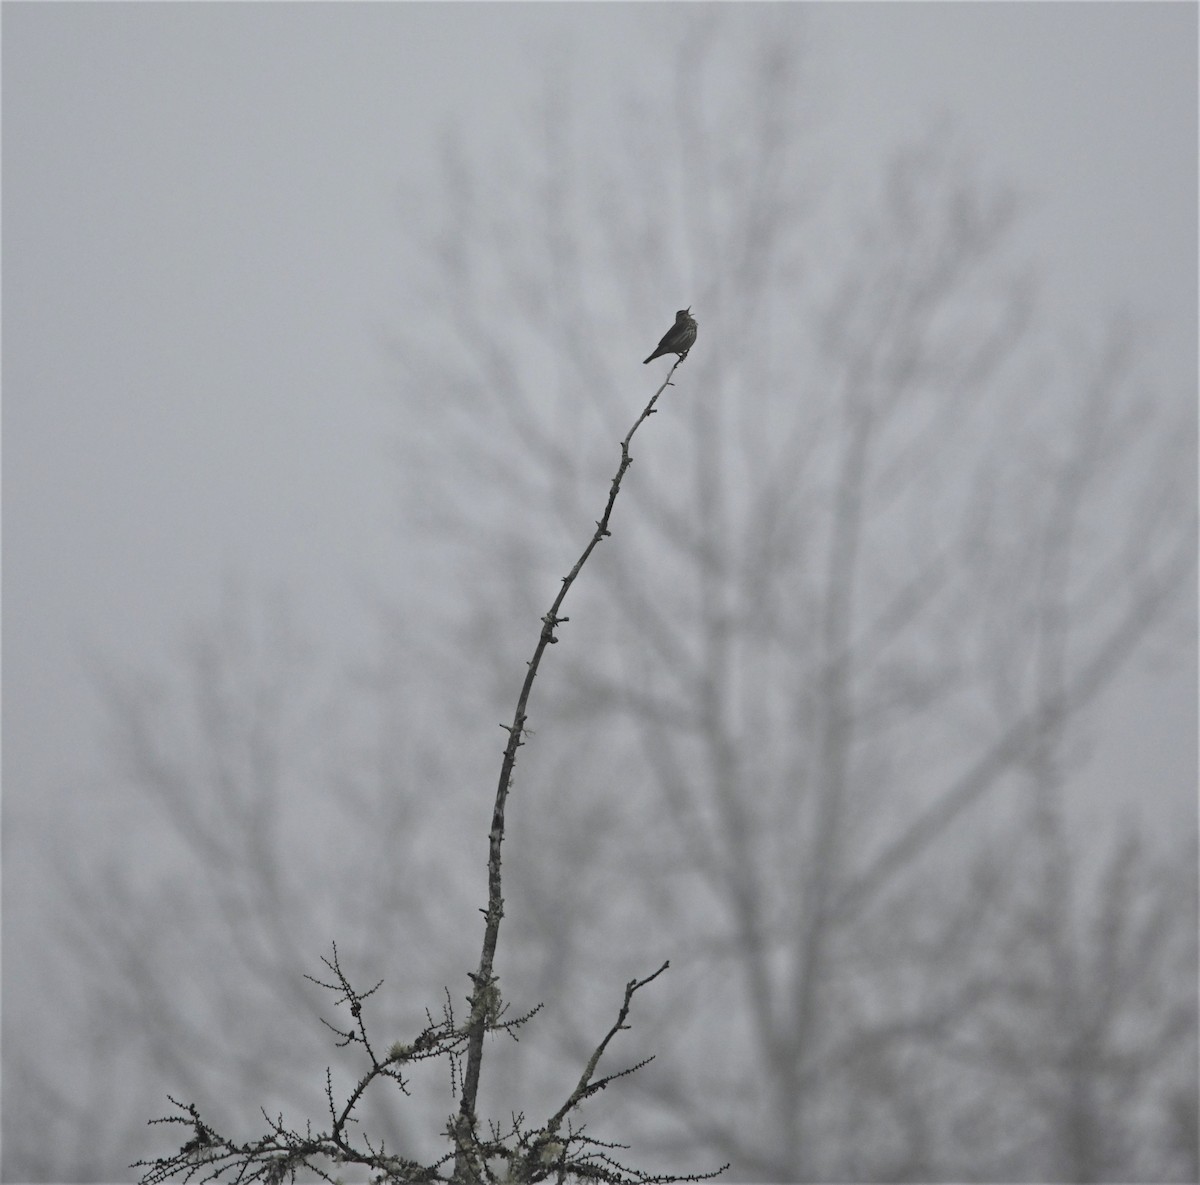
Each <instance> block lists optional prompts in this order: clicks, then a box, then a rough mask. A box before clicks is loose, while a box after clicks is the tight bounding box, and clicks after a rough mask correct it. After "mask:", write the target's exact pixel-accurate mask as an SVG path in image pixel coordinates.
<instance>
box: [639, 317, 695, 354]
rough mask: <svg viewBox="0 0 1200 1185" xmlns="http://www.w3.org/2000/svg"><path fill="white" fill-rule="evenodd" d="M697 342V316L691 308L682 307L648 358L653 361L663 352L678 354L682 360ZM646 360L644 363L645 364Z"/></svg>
mask: <svg viewBox="0 0 1200 1185" xmlns="http://www.w3.org/2000/svg"><path fill="white" fill-rule="evenodd" d="M695 344H696V318H695V317H693V316H692V310H691V309H690V308H686V309H680V310H679V312H677V313H676V314H675V324H674V325H672V326H671V328H670V329H668V330H667V332H666V333H664V334H663V338H662V341H660V342H659V343H658V345H657V346H656V347H655V349H654V353H653V354H651V355H650V357H649V358H647V359H646V362H653V361H654V359H655V358H661V357H662V355H663V354H678V355H679V361H680V362H682V361H683V360H684V359H685V358H686V357H687V356H688V350H690V349H691V348H692V346H694V345H695ZM646 362H643V363H642V365H643V366H645V365H646Z"/></svg>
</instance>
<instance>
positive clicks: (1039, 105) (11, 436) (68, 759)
mask: <svg viewBox="0 0 1200 1185" xmlns="http://www.w3.org/2000/svg"><path fill="white" fill-rule="evenodd" d="M685 12H686V9H680V8H677V7H675V6H653V5H552V4H551V5H496V6H491V5H474V4H469V5H466V4H464V5H408V4H403V5H385V4H376V5H361V6H360V5H287V4H284V5H149V4H127V5H100V4H97V5H81V6H77V5H40V4H6V5H5V7H4V50H3V52H4V62H3V65H4V273H3V280H4V296H5V298H6V299H5V302H4V373H3V378H4V428H5V433H4V528H5V531H4V544H5V556H4V558H5V560H6V563H5V573H6V579H5V582H4V594H5V598H4V663H5V675H6V690H7V693H8V694H7V695H6V697H5V704H4V725H5V728H4V741H5V753H4V756H5V775H6V777H5V790H6V796H5V807H6V815H7V820H6V821H8V822H13V821H14V820H15V819H16V818H20V817H23V816H24V813H25V812H26V811H29V810H32V811H34V812H35V813H40V812H41V811H47V812H50V813H51V814H53V813H56V812H57V811H58V809H59V807H60V805H61V803H62V802H63V801H64V796H66V798H65V801H69V800H70V789H69V788H70V785H71V783H72V780H73V779H74V778H75V777H76V776H77V775H79V774H80V773H83V772H85V771H87V770H89V769H92V768H94V765H95V760H96V743H97V720H98V715H97V705H96V702H95V697H94V695H93V693H92V691H91V690H90V686H89V683H88V678H87V675H86V672H85V669H84V666H83V664H82V663H81V661H80V654H81V652H82V651H85V650H86V649H87V648H89V647H94V648H97V649H98V650H100V651H102V652H104V653H106V654H109V655H112V656H116V657H119V658H120V659H121V660H122V661H128V662H130V663H132V664H135V665H136V664H139V663H142V662H145V663H154V662H156V661H158V660H159V659H160V658H161V656H162V655H163V654H164V651H165V648H166V647H167V646H168V645H169V643H170V641H171V639H172V637H173V634H174V632H175V631H176V630H177V628H178V627H179V626H180V624H181V623H185V622H187V621H189V620H191V619H193V618H195V617H197V616H201V615H204V614H206V613H208V612H210V611H211V609H212V607H213V606H214V604H215V602H216V600H217V598H218V595H219V588H220V582H221V579H222V574H223V573H225V572H236V573H240V574H244V575H245V576H246V577H247V579H248V580H249V582H250V583H251V584H252V585H255V584H259V583H262V582H268V581H272V580H276V579H278V580H280V581H282V582H283V583H284V584H286V585H287V586H288V587H289V588H290V589H291V590H293V592H294V594H295V596H296V599H297V604H298V607H299V609H300V612H301V614H302V616H303V618H304V620H305V622H306V625H307V626H308V627H309V628H311V629H312V630H313V631H314V633H315V634H316V635H317V637H318V638H320V639H321V640H322V641H327V642H328V643H329V644H330V646H331V647H333V648H337V647H339V646H340V645H341V644H342V642H343V640H345V639H347V638H348V637H351V636H354V634H355V630H356V628H359V629H361V628H366V622H367V619H366V615H365V614H364V612H363V610H362V604H361V599H360V593H361V589H362V588H363V587H364V585H366V584H371V583H376V584H379V585H381V586H383V587H392V586H394V585H396V584H397V583H398V582H400V583H408V584H411V581H410V580H409V576H410V574H408V573H406V572H405V568H404V557H403V554H402V549H400V548H398V547H397V546H396V537H395V533H394V515H393V505H392V503H393V496H394V494H393V491H394V481H393V473H392V471H391V469H390V462H389V459H388V455H387V448H386V441H387V437H388V435H389V433H391V432H393V431H395V429H396V427H397V418H396V416H395V411H394V404H389V403H388V401H387V395H388V392H389V383H390V382H391V381H392V376H391V375H390V374H389V367H388V363H387V360H386V357H385V354H384V350H383V348H382V343H383V342H384V340H385V338H386V335H387V329H388V325H389V323H393V322H394V319H395V318H402V317H404V316H405V315H406V308H405V302H406V299H407V293H406V290H405V279H404V277H405V259H404V249H403V239H402V233H401V232H402V227H401V226H400V219H401V214H400V206H399V203H398V202H397V193H398V191H399V190H400V188H401V187H403V186H413V185H416V186H419V185H420V184H421V183H422V181H423V179H424V178H425V177H426V176H428V175H429V171H430V166H431V161H432V151H433V149H434V146H435V144H436V140H437V136H438V134H439V132H440V130H441V129H442V128H443V127H445V126H449V125H456V126H459V127H462V128H465V129H467V138H468V143H476V144H478V145H479V146H480V150H481V151H490V150H494V148H495V146H496V145H497V144H501V143H503V142H504V140H505V138H506V137H513V136H517V135H519V134H520V133H521V128H522V119H523V116H524V115H525V112H526V111H527V110H528V107H529V104H530V102H531V100H532V99H533V98H534V96H535V93H536V90H537V88H538V86H539V85H540V82H541V79H542V77H543V75H544V72H545V71H546V70H550V69H559V70H560V71H561V70H562V69H563V68H564V65H565V64H567V63H569V72H570V74H571V77H572V84H573V89H574V92H575V93H576V94H577V95H578V96H580V97H581V98H582V99H583V100H584V101H585V102H589V101H590V102H592V103H594V104H596V105H598V106H599V107H601V108H602V107H603V105H604V104H605V103H606V102H608V101H609V97H610V96H611V95H612V94H614V93H618V94H619V93H620V92H621V90H622V88H623V87H625V86H626V85H627V84H632V83H634V82H635V81H636V80H637V79H638V78H640V77H642V76H644V75H645V73H646V72H648V71H649V72H653V71H661V70H662V69H664V67H665V63H666V61H667V59H668V54H669V47H670V43H671V37H672V31H673V28H674V26H675V25H676V24H677V22H678V21H679V20H680V18H681V17H682V16H683V14H684V13H685ZM762 13H763V10H762V9H761V8H756V7H754V6H749V5H747V6H745V7H744V9H743V10H741V12H740V14H739V19H742V20H745V21H748V22H753V21H755V20H756V19H759V18H760V17H761V15H762ZM805 13H806V17H807V19H808V21H809V24H810V28H811V37H812V41H811V44H812V49H811V51H810V54H811V62H810V69H811V70H812V75H813V95H814V112H813V117H812V122H813V124H814V129H815V134H816V136H817V138H818V141H819V143H820V145H821V149H822V152H823V154H824V156H825V157H826V158H827V159H828V160H830V161H831V162H833V163H834V164H835V165H836V171H837V174H838V175H839V176H840V177H842V178H847V179H848V180H843V181H842V182H841V184H842V186H843V187H844V189H845V191H846V192H844V193H843V195H842V200H845V201H847V202H850V203H854V202H856V201H863V202H864V204H865V199H864V198H863V196H862V195H861V194H859V193H856V192H855V191H854V185H855V184H856V183H857V182H859V181H861V183H862V184H863V185H864V186H866V185H869V184H871V182H872V178H873V176H875V175H876V172H875V171H876V170H877V167H878V164H879V160H880V157H881V155H882V153H884V152H885V151H886V150H887V149H888V148H889V147H890V146H892V145H894V144H895V143H896V142H897V140H898V139H899V138H900V137H902V136H904V135H915V134H917V133H919V132H920V130H921V129H922V128H924V127H926V126H927V125H928V122H929V120H930V119H931V118H932V117H935V116H936V115H937V114H938V113H948V114H950V115H951V116H952V118H953V120H954V121H955V123H956V124H957V125H958V126H959V127H961V128H962V129H963V131H964V133H965V134H966V137H967V138H968V140H969V141H971V142H973V143H975V144H977V145H978V148H979V154H980V159H981V160H982V162H983V163H984V165H985V166H986V167H987V168H988V169H990V170H992V171H994V172H995V173H996V174H997V175H999V176H1006V177H1009V178H1011V179H1012V181H1013V182H1015V183H1016V184H1017V185H1019V186H1020V187H1021V188H1022V189H1023V190H1024V191H1025V192H1027V193H1028V194H1029V195H1030V196H1031V199H1032V206H1031V212H1030V215H1029V217H1028V219H1027V220H1026V224H1025V228H1024V230H1023V234H1024V235H1025V236H1026V237H1027V240H1028V243H1029V248H1030V251H1031V253H1032V254H1033V255H1034V257H1036V258H1038V259H1039V260H1040V261H1041V262H1042V264H1043V272H1044V278H1045V280H1046V282H1047V286H1048V289H1049V291H1050V293H1051V294H1052V295H1053V297H1054V299H1055V302H1056V303H1060V304H1061V305H1063V306H1066V307H1067V308H1068V309H1071V310H1074V311H1075V312H1076V313H1077V320H1078V323H1079V324H1080V325H1081V326H1085V327H1086V326H1088V325H1089V323H1094V322H1095V321H1096V320H1097V319H1098V318H1100V317H1102V316H1103V315H1104V313H1105V312H1106V311H1107V310H1109V309H1111V308H1113V307H1115V306H1126V307H1130V308H1132V309H1135V310H1136V311H1138V312H1139V313H1140V314H1141V315H1142V316H1143V317H1144V318H1145V319H1146V320H1147V322H1148V323H1149V325H1150V327H1151V329H1152V332H1153V334H1154V337H1155V340H1156V354H1157V357H1158V358H1159V359H1160V364H1161V367H1162V372H1163V374H1164V377H1165V378H1166V379H1168V381H1172V382H1174V383H1183V384H1187V385H1191V384H1192V383H1193V382H1194V377H1193V376H1194V362H1195V353H1194V344H1193V339H1194V329H1195V322H1196V284H1195V271H1196V227H1195V175H1196V155H1195V151H1196V149H1195V144H1196V117H1195V80H1196V79H1195V70H1196V66H1195V58H1196V44H1195V19H1196V18H1195V8H1194V7H1193V6H1189V5H1162V6H1150V5H1141V4H1138V5H1133V4H1130V5H1033V6H1030V5H1007V4H996V5H988V4H981V5H975V4H972V5H953V4H949V5H947V4H939V5H874V4H862V5H841V4H836V5H817V6H810V7H808V8H807V9H806V10H805ZM573 44H574V45H586V47H587V52H586V54H579V53H577V52H573V51H572V50H571V49H570V46H572V45H573ZM640 297H641V294H636V293H631V294H630V299H631V301H635V300H638V299H640ZM651 336H654V334H653V333H652V334H651ZM643 344H644V343H642V342H640V340H639V341H631V342H614V343H613V348H614V349H615V350H622V351H627V352H629V353H630V355H631V357H632V358H633V361H634V362H638V361H640V357H641V356H642V355H643V354H644V350H643V349H642V345H643ZM639 378H640V376H639V375H638V373H637V372H636V370H635V369H633V368H632V367H631V372H630V380H631V383H633V384H636V383H637V381H638V379H639ZM1185 711H1190V702H1189V703H1188V705H1187V706H1186V708H1185ZM1156 718H1157V719H1161V715H1160V716H1159V717H1156ZM1180 723H1181V722H1180V721H1174V722H1173V724H1172V727H1174V726H1176V725H1178V724H1180ZM1138 735H1141V734H1140V732H1139V734H1138ZM14 812H15V814H14Z"/></svg>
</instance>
